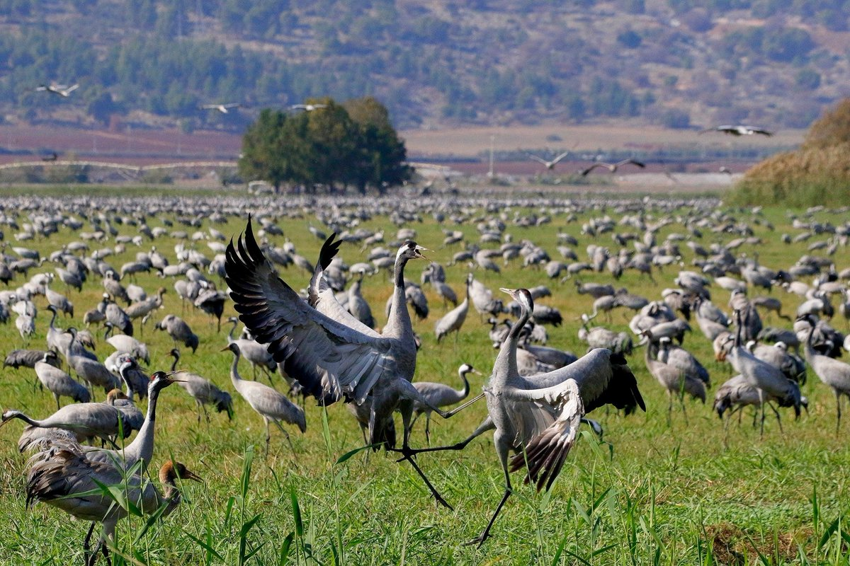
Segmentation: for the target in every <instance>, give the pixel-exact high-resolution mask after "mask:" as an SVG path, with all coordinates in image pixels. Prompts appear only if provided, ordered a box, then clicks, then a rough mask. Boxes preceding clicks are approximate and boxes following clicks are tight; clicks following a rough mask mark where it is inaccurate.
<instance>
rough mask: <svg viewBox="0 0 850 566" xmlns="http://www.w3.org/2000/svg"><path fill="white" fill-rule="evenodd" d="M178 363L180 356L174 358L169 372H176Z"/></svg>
mask: <svg viewBox="0 0 850 566" xmlns="http://www.w3.org/2000/svg"><path fill="white" fill-rule="evenodd" d="M179 361H180V356H174V361H173V362H171V371H177V363H178V362H179Z"/></svg>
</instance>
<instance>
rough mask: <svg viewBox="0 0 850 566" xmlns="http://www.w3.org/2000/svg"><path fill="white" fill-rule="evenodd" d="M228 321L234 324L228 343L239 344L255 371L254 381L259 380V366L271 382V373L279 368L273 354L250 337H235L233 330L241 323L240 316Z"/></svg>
mask: <svg viewBox="0 0 850 566" xmlns="http://www.w3.org/2000/svg"><path fill="white" fill-rule="evenodd" d="M227 322H229V323H231V324H233V328H231V329H230V333H229V334H228V335H227V343H228V344H236V345H237V346H239V351H240V352H241V353H242V356H243V357H244V358H245V359H246V360H248V363H249V364H251V369H252V370H253V372H254V381H256V380H257V368H258V367H259V368H260V369H261V370H262V371H263V372H265V374H266V377H268V378H269V383H271V382H272V376H271V374H272V373H274V372H275V371H276V370H277V364H276V363H275V361H274V358H273V357H272V355H271V354H270V353H269V351H268V350H267V349H266V347H265V346H263V345H262V344H260V343H259V342H257V341H256V340H251V339H248V338H236V339H234V338H233V331H234V330H236V327H237V326H238V325H239V319H238V318H236V317H235V316H232V317H230V318H229V319H227Z"/></svg>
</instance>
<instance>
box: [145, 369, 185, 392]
mask: <svg viewBox="0 0 850 566" xmlns="http://www.w3.org/2000/svg"><path fill="white" fill-rule="evenodd" d="M172 375H173V374H172V372H169V373H165V372H164V371H155V372H153V373H152V374H151V384H150V388H155V389H164V388H165V387H168V386H169V385H171V384H172V383H177V381H178V380H176V379H172V378H171V376H172Z"/></svg>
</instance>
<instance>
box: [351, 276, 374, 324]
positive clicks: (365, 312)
mask: <svg viewBox="0 0 850 566" xmlns="http://www.w3.org/2000/svg"><path fill="white" fill-rule="evenodd" d="M362 284H363V272H362V271H360V272H359V276H358V277H357V279H355V280H354V282H353V283H352V284H351V287H349V288H348V312H350V313H351V315H352V316H353V317H354V318H356V319H357V320H359V321H360V322H362V323H363V324H365V325H366V326H368V327H369V328H375V317H373V316H372V308H371V307H370V306H369V303H367V302H366V299H364V298H363V295H362V294H361V293H360V286H361V285H362Z"/></svg>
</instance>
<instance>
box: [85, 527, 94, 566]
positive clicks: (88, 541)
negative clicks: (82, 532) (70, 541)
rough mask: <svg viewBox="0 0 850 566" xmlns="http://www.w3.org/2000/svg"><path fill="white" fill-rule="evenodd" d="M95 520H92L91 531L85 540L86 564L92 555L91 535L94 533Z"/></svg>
mask: <svg viewBox="0 0 850 566" xmlns="http://www.w3.org/2000/svg"><path fill="white" fill-rule="evenodd" d="M94 525H95V523H94V521H92V524H91V526H90V527H89V532H88V534H86V538H85V540H83V556H84V557H85V561H86V564H88V563H89V559H90V556H91V536H92V534H93V533H94Z"/></svg>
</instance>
